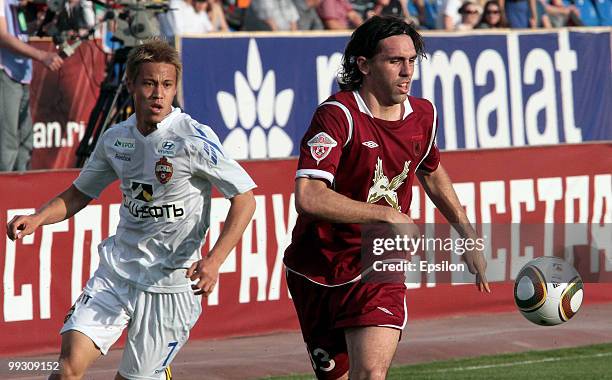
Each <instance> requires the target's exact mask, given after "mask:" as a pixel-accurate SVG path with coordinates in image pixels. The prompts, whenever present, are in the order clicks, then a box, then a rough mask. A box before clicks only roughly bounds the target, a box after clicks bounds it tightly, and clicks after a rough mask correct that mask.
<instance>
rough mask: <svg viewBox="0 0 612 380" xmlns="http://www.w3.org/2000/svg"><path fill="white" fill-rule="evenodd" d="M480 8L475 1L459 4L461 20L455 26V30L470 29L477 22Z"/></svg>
mask: <svg viewBox="0 0 612 380" xmlns="http://www.w3.org/2000/svg"><path fill="white" fill-rule="evenodd" d="M480 13H481V9H480V6H479V5H478V4H477V3H476V2H475V1H466V2H464V3H463V4H461V7H460V8H459V14H460V15H461V21H459V23H458V24H457V26H456V27H455V29H456V30H472V29H474V28H475V27H476V25H477V24H478V21H479V19H480Z"/></svg>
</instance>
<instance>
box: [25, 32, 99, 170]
mask: <svg viewBox="0 0 612 380" xmlns="http://www.w3.org/2000/svg"><path fill="white" fill-rule="evenodd" d="M31 44H32V45H34V46H35V47H37V48H39V49H43V50H53V49H55V47H54V46H53V43H52V42H51V41H47V40H39V41H33V42H31ZM105 67H106V54H105V53H104V52H103V51H102V48H101V47H100V41H85V42H83V43H82V44H81V45H80V46H79V47H78V48H77V49H76V51H75V53H74V54H73V55H72V56H70V57H68V58H66V59H65V60H64V65H63V66H62V68H61V69H60V70H59V71H57V72H52V71H49V70H46V69H45V68H44V66H43V65H42V64H41V63H39V62H34V74H33V79H32V84H31V85H30V91H31V93H30V110H31V112H32V121H33V122H34V126H33V128H34V131H33V132H34V137H33V138H34V151H33V152H32V162H31V168H32V169H64V168H73V167H75V163H76V156H75V152H76V148H77V147H78V145H79V142H80V141H81V138H82V137H83V134H84V133H85V128H86V127H87V121H88V120H89V114H90V112H91V110H92V109H93V106H94V104H95V103H96V99H97V98H98V93H99V91H100V84H101V83H102V80H104V68H105Z"/></svg>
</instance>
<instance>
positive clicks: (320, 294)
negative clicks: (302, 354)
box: [287, 270, 408, 380]
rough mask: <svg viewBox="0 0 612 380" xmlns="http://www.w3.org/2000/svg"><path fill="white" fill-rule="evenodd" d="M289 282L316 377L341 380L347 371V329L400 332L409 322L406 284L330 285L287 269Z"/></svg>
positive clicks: (326, 379)
mask: <svg viewBox="0 0 612 380" xmlns="http://www.w3.org/2000/svg"><path fill="white" fill-rule="evenodd" d="M287 285H288V287H289V291H290V292H291V297H292V298H293V304H294V306H295V310H296V311H297V315H298V319H299V321H300V326H301V328H302V336H303V337H304V341H305V342H306V347H307V349H308V355H310V360H311V361H312V367H313V368H314V371H315V374H316V375H317V378H318V379H325V380H331V379H337V378H339V377H340V376H342V375H343V374H344V373H346V372H347V371H348V369H349V361H348V351H347V347H346V340H345V338H344V329H345V328H347V327H365V326H385V327H391V328H396V329H398V330H401V329H403V328H404V325H405V324H406V320H407V317H408V315H407V309H406V286H405V285H404V284H402V283H399V284H397V283H366V282H361V281H357V282H354V283H350V284H346V285H342V286H337V287H328V286H324V285H318V284H316V283H314V282H312V281H310V280H308V279H307V278H305V277H303V276H300V275H299V274H296V273H294V272H291V271H289V270H288V271H287Z"/></svg>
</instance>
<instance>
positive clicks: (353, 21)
mask: <svg viewBox="0 0 612 380" xmlns="http://www.w3.org/2000/svg"><path fill="white" fill-rule="evenodd" d="M317 13H318V14H319V17H321V20H322V21H323V25H325V29H332V30H342V29H350V28H356V27H358V26H359V25H361V24H362V23H363V17H361V15H360V14H359V13H357V11H355V10H354V9H353V7H352V6H351V4H350V3H349V2H348V1H347V0H322V1H321V4H319V7H318V8H317Z"/></svg>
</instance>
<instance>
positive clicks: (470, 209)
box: [430, 182, 476, 284]
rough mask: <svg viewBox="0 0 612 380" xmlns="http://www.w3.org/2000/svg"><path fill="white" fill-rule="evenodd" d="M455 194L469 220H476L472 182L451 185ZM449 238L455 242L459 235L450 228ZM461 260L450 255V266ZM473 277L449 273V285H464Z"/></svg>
mask: <svg viewBox="0 0 612 380" xmlns="http://www.w3.org/2000/svg"><path fill="white" fill-rule="evenodd" d="M453 188H454V189H455V193H457V197H458V198H459V204H461V206H463V208H464V209H465V213H466V215H467V217H468V219H469V220H476V189H475V184H474V182H464V183H457V184H454V185H453ZM450 238H451V239H453V241H457V239H458V238H459V233H458V232H457V231H456V230H455V229H454V228H451V233H450ZM430 262H431V261H430ZM462 262H463V259H462V257H461V256H460V255H451V264H460V263H462ZM473 279H474V276H473V275H472V274H467V273H464V272H460V271H452V272H451V284H464V283H466V282H472V281H473Z"/></svg>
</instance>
